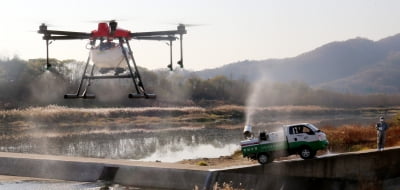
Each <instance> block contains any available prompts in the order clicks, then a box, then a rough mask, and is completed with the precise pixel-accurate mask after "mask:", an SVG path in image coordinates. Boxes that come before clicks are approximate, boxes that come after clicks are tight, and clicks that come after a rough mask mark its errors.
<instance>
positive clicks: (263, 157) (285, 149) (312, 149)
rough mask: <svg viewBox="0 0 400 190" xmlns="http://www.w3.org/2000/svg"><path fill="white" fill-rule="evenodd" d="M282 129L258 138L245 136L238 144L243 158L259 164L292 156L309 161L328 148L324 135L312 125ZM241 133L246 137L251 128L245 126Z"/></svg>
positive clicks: (260, 135) (299, 125) (262, 134)
mask: <svg viewBox="0 0 400 190" xmlns="http://www.w3.org/2000/svg"><path fill="white" fill-rule="evenodd" d="M282 129H283V130H282V131H277V132H272V133H265V132H261V133H260V134H259V136H258V137H252V136H251V137H250V136H247V139H246V140H244V141H241V142H240V145H241V147H242V153H243V156H244V157H248V158H251V159H254V160H258V162H259V163H260V164H266V163H269V162H272V161H273V160H274V158H277V157H282V156H289V155H292V154H299V155H300V157H301V158H303V159H310V158H314V157H315V155H316V152H317V151H318V150H322V149H326V148H327V146H328V140H327V138H326V135H325V133H323V132H322V131H321V130H319V129H318V128H317V127H315V126H314V125H312V124H309V123H299V124H293V125H285V126H283V128H282ZM243 132H244V134H245V135H246V134H247V135H248V134H249V133H251V127H249V126H245V129H244V131H243Z"/></svg>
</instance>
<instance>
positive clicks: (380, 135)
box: [375, 116, 389, 151]
mask: <svg viewBox="0 0 400 190" xmlns="http://www.w3.org/2000/svg"><path fill="white" fill-rule="evenodd" d="M379 120H380V121H379V123H377V124H376V127H375V128H376V130H377V140H376V141H377V146H378V147H377V148H378V150H379V151H382V150H383V148H384V146H385V138H386V137H385V136H386V130H387V129H388V128H389V125H388V124H387V123H386V122H385V121H384V118H383V116H381V117H380V118H379Z"/></svg>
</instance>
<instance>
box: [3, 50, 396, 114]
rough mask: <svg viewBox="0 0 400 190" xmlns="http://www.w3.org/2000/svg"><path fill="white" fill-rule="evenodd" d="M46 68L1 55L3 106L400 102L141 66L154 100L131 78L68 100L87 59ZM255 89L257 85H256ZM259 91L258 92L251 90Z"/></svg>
mask: <svg viewBox="0 0 400 190" xmlns="http://www.w3.org/2000/svg"><path fill="white" fill-rule="evenodd" d="M51 63H52V65H53V66H52V67H51V68H50V69H49V70H46V69H45V68H44V66H45V60H44V59H32V60H28V61H25V60H21V59H19V58H17V57H15V58H12V59H6V60H0V90H1V93H0V108H2V109H11V108H21V107H22V108H23V107H30V106H45V105H49V104H56V105H62V106H76V107H110V106H112V107H124V106H216V105H223V104H234V105H246V104H247V103H248V102H249V99H250V98H254V97H257V100H256V101H252V102H256V104H257V106H285V105H318V106H326V107H344V108H346V107H372V106H373V107H376V106H381V107H382V106H383V107H385V106H397V105H400V95H399V94H368V95H359V94H343V93H337V92H333V91H327V90H321V89H315V88H311V87H310V86H308V85H307V84H305V83H302V82H289V83H277V82H269V81H259V82H249V81H248V80H246V79H245V78H243V79H230V78H228V77H226V76H222V75H221V76H216V77H213V78H209V79H203V78H200V77H198V76H196V75H195V74H194V73H190V72H183V71H174V72H171V71H167V70H157V71H151V70H147V69H145V68H141V67H139V71H140V74H141V76H142V79H143V83H144V85H145V87H146V90H147V91H148V92H151V93H155V94H156V95H157V99H156V100H138V99H128V94H129V93H132V92H134V90H135V89H134V86H133V84H132V81H131V80H127V79H112V80H96V81H93V82H92V84H91V86H90V87H89V92H90V93H93V94H96V97H97V98H96V99H94V100H92V99H90V100H82V99H74V100H69V99H68V100H66V99H64V98H63V96H64V94H65V93H74V92H76V90H77V87H78V84H79V82H80V78H81V76H82V71H83V66H84V64H83V63H79V62H77V61H74V60H62V61H61V60H55V59H52V60H51ZM254 89H257V90H256V91H255V90H254ZM254 93H257V96H253V95H254Z"/></svg>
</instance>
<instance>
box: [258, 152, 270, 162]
mask: <svg viewBox="0 0 400 190" xmlns="http://www.w3.org/2000/svg"><path fill="white" fill-rule="evenodd" d="M269 159H270V158H269V157H268V155H267V154H265V153H263V154H259V155H258V158H257V160H258V163H260V164H266V163H268V162H269Z"/></svg>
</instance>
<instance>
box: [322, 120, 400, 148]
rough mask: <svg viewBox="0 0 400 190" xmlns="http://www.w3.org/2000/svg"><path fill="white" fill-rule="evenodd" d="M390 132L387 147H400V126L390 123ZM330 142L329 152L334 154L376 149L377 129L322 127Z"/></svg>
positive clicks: (387, 137)
mask: <svg viewBox="0 0 400 190" xmlns="http://www.w3.org/2000/svg"><path fill="white" fill-rule="evenodd" d="M389 126H390V128H389V130H388V131H387V132H386V144H385V146H386V147H390V146H399V145H400V138H399V136H398V135H397V134H400V126H399V125H396V124H394V123H392V122H390V123H389ZM321 130H322V131H324V132H325V133H326V135H327V137H328V140H329V150H330V151H333V152H349V151H360V150H367V149H375V148H376V138H377V134H376V129H375V126H374V125H370V126H361V125H343V126H339V127H333V126H324V127H321Z"/></svg>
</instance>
